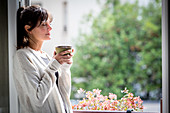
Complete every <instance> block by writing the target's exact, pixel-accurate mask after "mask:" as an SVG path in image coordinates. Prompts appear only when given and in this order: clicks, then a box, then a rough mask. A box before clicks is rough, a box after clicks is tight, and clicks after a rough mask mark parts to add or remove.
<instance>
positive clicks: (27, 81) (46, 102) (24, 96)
mask: <svg viewBox="0 0 170 113" xmlns="http://www.w3.org/2000/svg"><path fill="white" fill-rule="evenodd" d="M47 56H48V55H47ZM48 58H49V59H50V62H49V63H48V65H47V64H46V63H45V62H44V61H43V59H42V58H41V57H40V55H39V54H38V53H37V52H36V51H35V50H33V49H31V48H29V47H27V48H24V49H19V50H17V52H16V53H15V55H14V69H13V70H14V72H13V75H14V82H15V86H16V90H17V93H18V97H19V102H20V112H21V113H65V109H64V105H65V108H66V110H67V113H72V107H71V103H70V91H71V73H70V66H71V65H69V64H63V65H61V64H60V63H59V62H58V61H57V60H55V59H51V58H50V57H49V56H48ZM56 71H58V73H59V77H58V78H56V76H55V72H56ZM56 79H58V87H57V85H56ZM63 102H64V103H63Z"/></svg>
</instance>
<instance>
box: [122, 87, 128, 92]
mask: <svg viewBox="0 0 170 113" xmlns="http://www.w3.org/2000/svg"><path fill="white" fill-rule="evenodd" d="M128 91H129V90H127V88H126V87H125V89H124V90H121V93H128Z"/></svg>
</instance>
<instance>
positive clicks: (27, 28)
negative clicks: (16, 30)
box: [24, 25, 31, 33]
mask: <svg viewBox="0 0 170 113" xmlns="http://www.w3.org/2000/svg"><path fill="white" fill-rule="evenodd" d="M24 28H25V31H26V32H27V33H31V31H29V29H30V28H31V26H29V25H25V26H24Z"/></svg>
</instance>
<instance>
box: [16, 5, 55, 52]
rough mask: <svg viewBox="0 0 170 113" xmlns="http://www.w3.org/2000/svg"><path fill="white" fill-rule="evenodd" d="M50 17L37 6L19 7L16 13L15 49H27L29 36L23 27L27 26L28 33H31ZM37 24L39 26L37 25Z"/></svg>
mask: <svg viewBox="0 0 170 113" xmlns="http://www.w3.org/2000/svg"><path fill="white" fill-rule="evenodd" d="M50 16H51V15H50V14H49V13H48V12H47V10H46V9H44V8H41V7H40V6H38V5H35V6H28V7H25V8H24V7H20V8H19V9H18V11H17V49H21V48H24V47H28V45H29V38H30V37H29V36H28V33H27V31H26V30H25V25H29V26H30V28H29V29H28V31H31V30H32V29H34V28H35V27H36V26H39V25H40V24H41V23H42V22H43V21H47V20H48V18H50V19H51V20H50V21H52V17H50ZM38 24H39V25H38Z"/></svg>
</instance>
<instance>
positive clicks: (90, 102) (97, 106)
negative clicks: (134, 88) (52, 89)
mask: <svg viewBox="0 0 170 113" xmlns="http://www.w3.org/2000/svg"><path fill="white" fill-rule="evenodd" d="M128 91H129V90H127V88H126V87H125V89H124V90H121V93H126V94H125V95H124V96H123V97H122V98H121V99H119V100H117V95H116V94H113V93H109V96H103V95H102V94H101V90H99V89H93V91H87V92H86V91H85V90H84V89H82V88H80V89H79V90H78V91H77V92H78V93H79V94H82V93H84V94H85V98H83V100H81V101H79V103H78V104H77V105H74V106H72V109H75V110H110V111H115V110H117V111H127V110H128V109H131V110H133V111H142V110H143V108H144V107H143V105H142V103H143V101H142V100H141V98H140V97H139V96H138V97H134V95H133V93H128Z"/></svg>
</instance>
